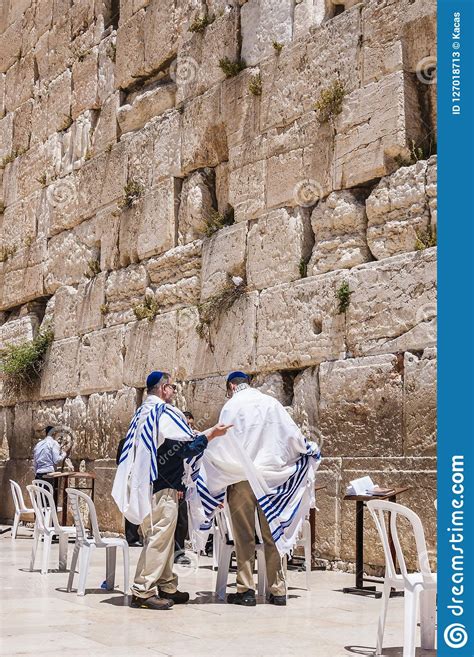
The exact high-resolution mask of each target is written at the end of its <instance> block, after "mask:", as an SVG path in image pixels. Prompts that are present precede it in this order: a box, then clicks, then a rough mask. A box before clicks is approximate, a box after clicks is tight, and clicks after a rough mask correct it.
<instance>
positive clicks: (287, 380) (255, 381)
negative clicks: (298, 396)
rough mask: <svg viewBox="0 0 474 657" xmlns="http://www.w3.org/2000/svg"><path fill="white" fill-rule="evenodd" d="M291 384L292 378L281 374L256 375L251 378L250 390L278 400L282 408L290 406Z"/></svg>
mask: <svg viewBox="0 0 474 657" xmlns="http://www.w3.org/2000/svg"><path fill="white" fill-rule="evenodd" d="M292 384H293V381H292V378H291V377H288V376H283V374H282V373H281V372H271V373H270V374H256V375H255V376H253V377H252V388H256V389H257V390H260V392H263V394H265V395H270V396H271V397H274V398H275V399H278V401H279V402H280V403H281V404H283V406H290V405H291V402H292V397H293V394H292V393H293V390H292V387H293V386H292Z"/></svg>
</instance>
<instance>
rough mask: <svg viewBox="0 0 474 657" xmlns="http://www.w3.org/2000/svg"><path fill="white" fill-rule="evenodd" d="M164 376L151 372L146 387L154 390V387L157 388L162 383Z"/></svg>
mask: <svg viewBox="0 0 474 657" xmlns="http://www.w3.org/2000/svg"><path fill="white" fill-rule="evenodd" d="M162 376H163V372H151V373H150V374H149V375H148V376H147V377H146V387H147V388H153V386H156V384H157V383H159V382H160V381H161V377H162Z"/></svg>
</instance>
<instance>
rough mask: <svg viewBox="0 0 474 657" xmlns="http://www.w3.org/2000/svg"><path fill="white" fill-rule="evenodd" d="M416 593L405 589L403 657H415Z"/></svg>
mask: <svg viewBox="0 0 474 657" xmlns="http://www.w3.org/2000/svg"><path fill="white" fill-rule="evenodd" d="M416 619H417V591H416V590H415V591H412V590H410V589H405V616H404V630H403V634H404V638H403V657H415V636H416Z"/></svg>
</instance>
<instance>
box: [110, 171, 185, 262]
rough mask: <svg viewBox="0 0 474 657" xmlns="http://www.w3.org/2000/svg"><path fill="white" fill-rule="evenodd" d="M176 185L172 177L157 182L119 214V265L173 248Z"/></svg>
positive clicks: (177, 186)
mask: <svg viewBox="0 0 474 657" xmlns="http://www.w3.org/2000/svg"><path fill="white" fill-rule="evenodd" d="M178 190H179V185H178V181H177V180H176V179H175V178H168V179H167V180H162V181H160V182H159V183H158V184H157V185H156V187H154V188H152V189H151V190H147V191H146V192H145V193H144V194H143V195H142V196H140V197H139V199H138V200H137V202H136V203H134V205H133V206H132V207H131V208H129V209H126V210H124V211H123V213H122V217H121V223H120V237H119V249H120V261H121V264H122V265H127V264H129V263H130V262H137V261H138V260H142V259H144V258H149V257H150V256H154V255H156V254H158V253H163V252H164V251H167V250H168V249H171V248H172V247H173V246H175V221H176V215H177V204H176V203H175V199H176V198H177V196H178Z"/></svg>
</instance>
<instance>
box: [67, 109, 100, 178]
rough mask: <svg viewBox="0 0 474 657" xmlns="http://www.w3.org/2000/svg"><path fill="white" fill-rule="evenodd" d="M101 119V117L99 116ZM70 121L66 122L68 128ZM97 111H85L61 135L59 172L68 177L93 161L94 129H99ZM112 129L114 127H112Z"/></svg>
mask: <svg viewBox="0 0 474 657" xmlns="http://www.w3.org/2000/svg"><path fill="white" fill-rule="evenodd" d="M99 119H100V115H99ZM69 123H70V121H68V122H66V124H65V125H66V126H67V125H69ZM97 124H98V119H97V111H96V110H85V111H84V112H83V113H82V114H80V115H79V116H78V117H77V119H76V120H75V121H73V122H72V124H71V125H70V126H69V128H67V127H66V129H65V130H64V131H63V132H61V135H60V142H61V143H60V151H61V154H60V157H61V163H60V168H59V172H60V175H61V176H66V175H67V174H69V173H71V172H72V171H77V170H78V169H80V168H81V167H82V166H83V165H84V164H85V162H87V161H88V160H90V159H91V157H92V155H93V153H95V151H94V149H93V144H92V137H93V135H94V128H95V129H98V125H97ZM110 128H111V129H112V126H110Z"/></svg>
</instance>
